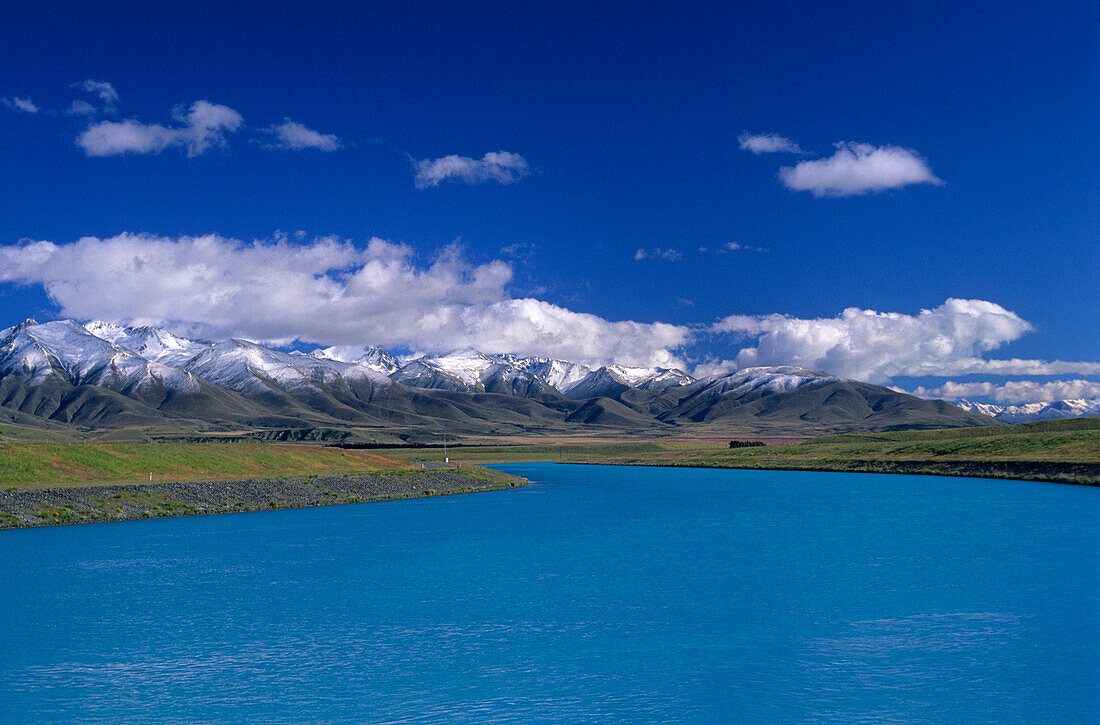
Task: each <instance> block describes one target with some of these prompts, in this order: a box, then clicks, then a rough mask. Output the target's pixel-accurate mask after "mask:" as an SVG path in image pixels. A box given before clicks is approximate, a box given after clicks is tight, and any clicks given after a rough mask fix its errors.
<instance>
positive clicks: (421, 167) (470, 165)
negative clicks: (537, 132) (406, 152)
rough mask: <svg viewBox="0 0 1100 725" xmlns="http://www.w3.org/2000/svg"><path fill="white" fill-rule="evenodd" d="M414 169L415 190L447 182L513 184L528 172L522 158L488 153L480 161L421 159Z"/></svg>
mask: <svg viewBox="0 0 1100 725" xmlns="http://www.w3.org/2000/svg"><path fill="white" fill-rule="evenodd" d="M415 169H416V179H415V182H416V188H417V189H429V188H431V187H433V186H439V184H440V183H442V182H444V181H448V180H451V181H457V182H461V183H463V184H480V183H483V182H486V181H496V182H498V183H500V184H514V183H515V182H517V181H519V180H520V179H522V178H523V177H524V176H527V174H529V173H530V169H529V168H528V166H527V161H526V159H524V158H523V157H522V156H520V155H519V154H514V153H511V152H509V151H491V152H489V153H487V154H485V155H484V156H482V157H481V158H480V159H473V158H470V157H469V156H455V155H453V154H452V155H450V156H443V157H441V158H438V159H423V160H421V161H416V162H415Z"/></svg>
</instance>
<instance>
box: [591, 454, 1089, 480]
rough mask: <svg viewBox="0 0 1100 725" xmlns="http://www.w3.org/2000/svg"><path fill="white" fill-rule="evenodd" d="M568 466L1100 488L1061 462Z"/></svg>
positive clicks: (614, 462)
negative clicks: (810, 473) (893, 475)
mask: <svg viewBox="0 0 1100 725" xmlns="http://www.w3.org/2000/svg"><path fill="white" fill-rule="evenodd" d="M569 463H576V464H588V465H607V466H658V467H661V466H663V467H668V468H730V469H741V470H751V471H823V472H832V473H900V474H907V475H916V476H957V477H961V478H1002V479H1009V480H1015V481H1039V482H1041V483H1067V484H1071V485H1075V486H1096V487H1100V464H1097V463H1072V462H1062V461H881V460H858V459H853V460H847V461H828V462H825V461H795V460H791V459H781V460H775V461H764V460H758V461H752V462H743V461H714V460H711V461H703V460H694V461H692V460H686V461H684V460H681V461H671V460H658V459H654V458H652V457H650V458H644V459H642V458H637V459H609V460H575V461H569Z"/></svg>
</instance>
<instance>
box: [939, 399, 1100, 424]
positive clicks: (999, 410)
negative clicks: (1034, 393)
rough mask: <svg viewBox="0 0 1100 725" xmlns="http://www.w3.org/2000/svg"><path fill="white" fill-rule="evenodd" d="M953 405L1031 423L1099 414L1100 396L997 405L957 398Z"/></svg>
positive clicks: (992, 415) (1006, 419)
mask: <svg viewBox="0 0 1100 725" xmlns="http://www.w3.org/2000/svg"><path fill="white" fill-rule="evenodd" d="M955 405H956V406H958V407H959V408H962V409H963V410H968V411H974V412H976V413H981V414H982V415H988V416H989V417H991V418H996V419H997V420H1003V421H1005V422H1007V423H1031V422H1032V421H1036V420H1059V419H1063V418H1092V417H1098V416H1100V398H1078V399H1073V400H1056V401H1053V402H1049V403H1018V404H1016V405H997V404H995V403H979V402H974V401H971V400H959V401H957V402H956V403H955Z"/></svg>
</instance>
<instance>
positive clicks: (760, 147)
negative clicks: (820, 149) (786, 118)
mask: <svg viewBox="0 0 1100 725" xmlns="http://www.w3.org/2000/svg"><path fill="white" fill-rule="evenodd" d="M737 143H738V144H740V146H741V150H742V151H751V152H752V153H754V154H756V155H757V156H759V155H760V154H774V153H786V154H803V153H806V152H805V151H803V150H802V149H801V148H799V146H798V144H796V143H795V142H794V141H791V140H790V139H789V138H783V137H782V136H780V135H779V134H777V133H757V134H752V133H749V132H748V131H746V132H744V133H742V134H741V135H740V136H738V137H737Z"/></svg>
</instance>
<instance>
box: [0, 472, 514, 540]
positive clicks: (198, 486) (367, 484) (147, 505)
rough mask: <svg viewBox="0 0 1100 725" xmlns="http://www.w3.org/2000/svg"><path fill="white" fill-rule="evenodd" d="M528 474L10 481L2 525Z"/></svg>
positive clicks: (326, 501)
mask: <svg viewBox="0 0 1100 725" xmlns="http://www.w3.org/2000/svg"><path fill="white" fill-rule="evenodd" d="M526 483H527V481H526V480H524V479H522V478H518V477H516V476H511V475H508V474H506V473H501V472H500V471H494V470H492V469H485V468H463V469H458V470H455V469H444V470H428V471H395V472H386V473H372V474H366V475H346V476H331V475H329V476H304V477H296V478H275V479H242V480H235V481H180V482H173V483H140V484H95V485H77V486H47V487H34V488H20V487H15V486H12V487H8V488H6V489H4V490H2V491H0V528H5V529H8V528H20V527H27V526H55V525H59V524H78V523H97V522H106V521H127V520H133V519H149V518H163V517H170V516H195V515H200V514H222V513H241V512H245V511H270V510H272V509H282V508H303V507H307V506H331V505H335V504H347V503H365V502H369V501H392V500H395V499H406V498H419V497H425V496H448V495H452V494H459V493H479V492H484V491H496V490H500V489H507V488H518V487H520V486H523V485H526Z"/></svg>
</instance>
